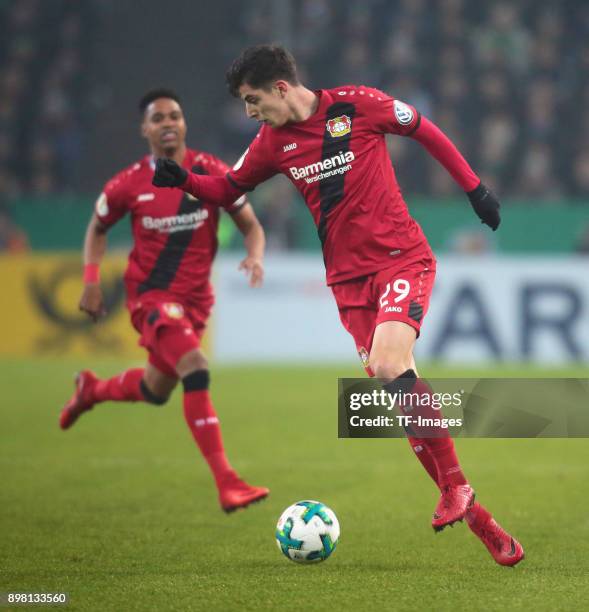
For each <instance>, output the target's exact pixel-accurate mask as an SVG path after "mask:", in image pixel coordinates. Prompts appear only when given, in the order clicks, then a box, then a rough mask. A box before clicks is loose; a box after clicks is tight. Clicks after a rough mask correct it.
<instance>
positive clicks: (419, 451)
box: [407, 435, 438, 484]
mask: <svg viewBox="0 0 589 612" xmlns="http://www.w3.org/2000/svg"><path fill="white" fill-rule="evenodd" d="M407 440H408V441H409V444H411V448H412V449H413V450H414V451H415V456H416V457H417V458H418V459H419V461H420V463H421V465H423V467H424V468H425V471H426V472H427V473H428V474H429V476H430V478H431V479H432V480H433V481H434V482H435V483H436V484H438V468H437V466H436V462H435V461H434V458H433V457H432V456H431V455H430V452H429V451H428V450H427V448H426V447H425V440H422V439H421V438H414V437H413V436H410V435H407Z"/></svg>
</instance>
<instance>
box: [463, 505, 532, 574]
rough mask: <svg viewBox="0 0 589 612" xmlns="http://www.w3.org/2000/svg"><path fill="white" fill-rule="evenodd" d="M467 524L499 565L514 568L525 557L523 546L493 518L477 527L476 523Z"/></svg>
mask: <svg viewBox="0 0 589 612" xmlns="http://www.w3.org/2000/svg"><path fill="white" fill-rule="evenodd" d="M467 522H468V526H469V527H470V529H471V531H472V532H473V533H474V534H475V535H476V536H477V537H478V538H479V540H480V541H481V542H482V543H483V544H484V545H485V546H486V547H487V550H488V551H489V552H490V553H491V556H492V557H493V559H495V561H496V562H497V563H499V565H504V566H506V567H513V566H514V565H516V564H517V563H519V562H520V561H521V560H522V559H523V558H524V557H525V554H524V549H523V546H522V545H521V544H520V543H519V542H518V541H517V540H516V539H515V538H514V537H512V536H510V535H509V534H508V533H507V532H506V531H505V530H504V529H503V528H502V527H501V525H499V524H498V523H497V521H496V520H495V519H494V518H492V517H491V518H490V519H489V520H488V521H486V522H485V523H483V524H482V525H477V524H476V521H474V522H472V523H471V522H470V521H467Z"/></svg>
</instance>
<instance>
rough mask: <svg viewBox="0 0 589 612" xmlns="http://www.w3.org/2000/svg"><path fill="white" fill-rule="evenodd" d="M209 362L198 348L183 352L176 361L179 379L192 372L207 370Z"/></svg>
mask: <svg viewBox="0 0 589 612" xmlns="http://www.w3.org/2000/svg"><path fill="white" fill-rule="evenodd" d="M208 368H209V363H208V361H207V360H206V357H205V356H204V355H203V354H202V352H201V351H200V350H198V349H193V350H191V351H188V352H187V353H184V355H182V357H180V359H178V362H177V363H176V372H177V373H178V376H179V377H180V378H181V379H184V377H185V376H187V375H188V374H190V373H192V372H197V371H199V370H208Z"/></svg>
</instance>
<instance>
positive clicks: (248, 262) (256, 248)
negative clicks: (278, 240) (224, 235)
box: [231, 204, 266, 287]
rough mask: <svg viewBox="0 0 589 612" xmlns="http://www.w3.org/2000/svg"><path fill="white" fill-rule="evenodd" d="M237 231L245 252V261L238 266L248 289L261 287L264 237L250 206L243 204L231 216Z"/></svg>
mask: <svg viewBox="0 0 589 612" xmlns="http://www.w3.org/2000/svg"><path fill="white" fill-rule="evenodd" d="M231 218H232V219H233V222H234V223H235V225H236V226H237V229H238V230H239V231H240V232H241V234H242V236H243V242H244V245H245V248H246V251H247V255H246V257H245V259H243V260H242V261H241V263H240V264H239V270H244V271H245V274H246V276H248V277H249V284H250V287H261V286H262V283H263V281H264V248H265V246H266V236H265V234H264V229H263V227H262V226H261V224H260V222H259V221H258V218H257V217H256V214H255V213H254V209H253V208H252V206H251V204H245V206H242V207H241V208H240V209H239V210H238V211H237V212H235V213H233V214H232V215H231Z"/></svg>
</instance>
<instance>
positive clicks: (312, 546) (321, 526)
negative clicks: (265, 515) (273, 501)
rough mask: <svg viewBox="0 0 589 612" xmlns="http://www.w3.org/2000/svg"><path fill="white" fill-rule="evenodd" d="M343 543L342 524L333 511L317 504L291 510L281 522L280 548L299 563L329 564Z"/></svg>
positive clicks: (310, 502) (278, 529) (308, 502)
mask: <svg viewBox="0 0 589 612" xmlns="http://www.w3.org/2000/svg"><path fill="white" fill-rule="evenodd" d="M338 540H339V522H338V520H337V517H336V516H335V513H334V511H333V510H331V508H328V507H327V506H326V505H324V504H322V503H321V502H318V501H314V500H306V501H299V502H297V503H296V504H293V505H292V506H289V507H288V508H287V509H286V510H285V511H284V512H283V513H282V514H281V515H280V518H279V519H278V524H277V525H276V544H278V548H279V549H280V550H281V551H282V554H283V555H284V556H285V557H286V558H287V559H290V560H291V561H296V562H298V563H314V562H318V561H325V559H327V557H329V555H331V553H332V552H333V551H334V550H335V547H336V545H337V542H338Z"/></svg>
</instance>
